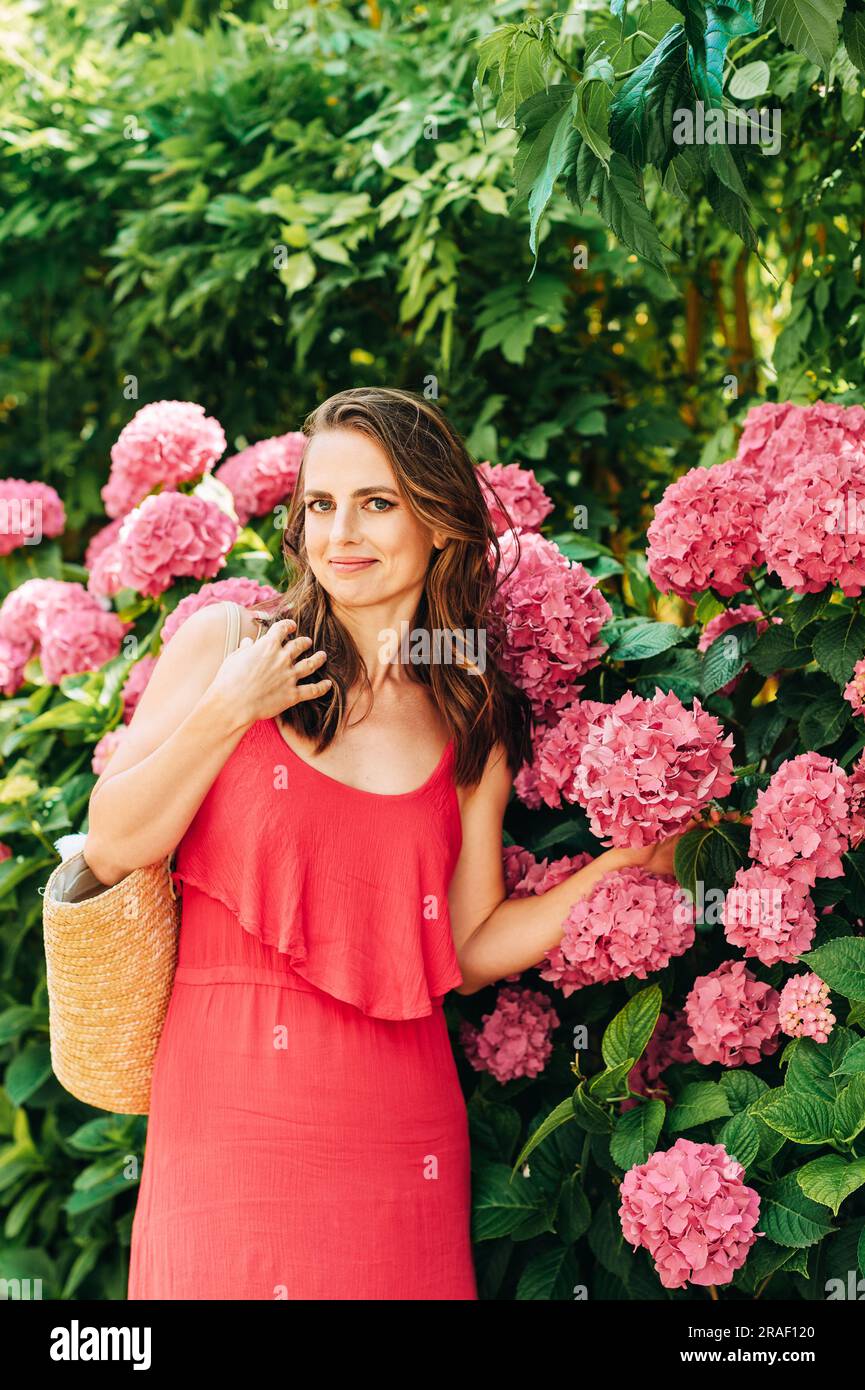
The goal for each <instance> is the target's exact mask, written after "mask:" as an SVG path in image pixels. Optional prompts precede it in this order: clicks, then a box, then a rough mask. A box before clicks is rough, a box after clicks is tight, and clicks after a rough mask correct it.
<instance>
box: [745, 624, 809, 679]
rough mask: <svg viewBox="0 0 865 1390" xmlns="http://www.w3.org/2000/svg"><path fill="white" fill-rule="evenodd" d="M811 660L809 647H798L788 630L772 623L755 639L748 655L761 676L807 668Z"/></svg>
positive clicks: (781, 625)
mask: <svg viewBox="0 0 865 1390" xmlns="http://www.w3.org/2000/svg"><path fill="white" fill-rule="evenodd" d="M812 659H813V654H812V652H811V647H810V645H804V644H803V645H801V646H800V645H798V644H797V643H796V640H795V638H794V636H793V634H792V632H791V631H790V629H789V628H788V627H786V626H784V625H783V624H781V623H772V625H771V627H768V628H767V629H766V631H765V632H764V633H763V635H762V636H761V637H759V638H758V639H757V641H756V642H755V644H754V646H753V647H752V648H751V651H750V655H749V661H750V663H751V665H752V666H753V668H754V670H755V671H757V672H758V673H759V674H760V675H761V676H774V674H775V672H776V671H781V670H795V669H796V668H797V667H799V666H807V665H808V663H809V661H811V660H812Z"/></svg>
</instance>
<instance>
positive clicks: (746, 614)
mask: <svg viewBox="0 0 865 1390" xmlns="http://www.w3.org/2000/svg"><path fill="white" fill-rule="evenodd" d="M772 621H773V623H780V622H782V621H783V619H781V618H773V619H772ZM743 623H756V624H757V635H758V637H762V635H763V633H764V632H765V631H766V628H767V627H768V626H769V620H768V618H764V617H763V614H762V613H761V611H760V609H759V608H758V607H757V606H756V604H754V603H742V604H740V605H739V607H738V608H727V609H725V610H724V612H723V613H719V614H718V615H717V617H715V618H710V620H709V621H708V622H707V624H706V626H705V627H704V628H703V631H702V632H701V633H700V638H699V641H698V642H697V651H698V652H707V651H708V650H709V648H710V647H711V645H712V643H713V642H714V641H716V640H717V638H719V637H721V636H723V634H724V633H725V632H729V631H730V630H731V628H736V627H741V625H742V624H743ZM740 680H741V676H734V677H733V679H732V680H731V681H727V684H726V685H722V686H721V688H720V690H718V692H717V693H718V694H719V695H732V693H733V691H734V690H735V689H736V686H737V685H738V684H739V681H740Z"/></svg>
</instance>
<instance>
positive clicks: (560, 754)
mask: <svg viewBox="0 0 865 1390" xmlns="http://www.w3.org/2000/svg"><path fill="white" fill-rule="evenodd" d="M611 708H612V706H610V705H605V704H604V703H603V702H602V701H600V700H575V701H574V703H573V704H572V705H568V707H567V709H565V710H563V711H562V713H561V716H560V717H559V719H558V720H557V721H556V723H555V724H551V725H549V727H547V728H542V729H541V730H540V731H539V733H538V735H537V736H536V738H535V746H534V756H533V758H532V761H531V762H530V763H527V764H526V765H525V766H524V767H522V768H520V770H519V772H518V773H517V776H516V778H515V781H514V790H515V792H516V794H517V796H518V797H519V798H520V800H521V801H524V802H525V804H526V805H527V806H530V807H531V808H532V810H537V809H538V807H539V806H541V805H542V804H545V805H547V806H551V807H552V808H553V809H554V810H557V809H558V808H559V807H560V806H561V804H562V800H563V799H564V800H565V801H570V802H573V801H576V799H577V798H576V791H575V783H574V773H575V771H576V767H577V763H578V762H579V760H580V750H581V748H582V746H583V743H584V741H585V739H586V736H587V734H588V731H589V725H590V724H591V722H592V720H594V719H596V718H599V717H602V716H604V715H606V713H607V712H608V711H609V710H610V709H611Z"/></svg>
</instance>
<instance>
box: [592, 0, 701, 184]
mask: <svg viewBox="0 0 865 1390" xmlns="http://www.w3.org/2000/svg"><path fill="white" fill-rule="evenodd" d="M692 98H693V88H692V85H691V73H690V69H689V67H688V41H687V39H686V38H685V30H684V28H683V27H682V25H681V24H677V25H674V27H673V28H672V29H670V31H669V32H668V33H667V34H665V36H664V37H663V38H662V39H661V42H660V43H659V44H657V45H656V47H655V48H653V50H652V52H651V53H650V54H649V56H648V57H647V58H644V59H643V61H642V63H640V65H639V67H638V68H637V69H636V71H635V72H632V73H631V75H630V77H628V78H627V80H626V81H625V82H623V84H622V86H621V87H620V88H619V90H618V92H617V93H616V95H615V97H614V98H613V100H612V101H611V102H610V140H611V142H612V145H613V148H614V149H616V150H618V151H619V153H620V154H623V155H625V156H626V157H627V158H628V159H630V160H631V161H632V162H633V163H634V164H639V165H644V164H656V165H658V166H659V167H666V165H667V163H668V162H669V160H670V158H671V156H672V154H673V153H674V149H673V113H674V111H676V110H678V109H679V108H681V107H683V106H690V104H691V100H692Z"/></svg>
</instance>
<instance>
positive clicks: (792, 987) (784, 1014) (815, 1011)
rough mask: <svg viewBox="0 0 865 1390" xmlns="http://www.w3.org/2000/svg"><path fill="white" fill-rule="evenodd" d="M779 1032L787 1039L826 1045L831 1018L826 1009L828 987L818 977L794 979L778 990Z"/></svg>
mask: <svg viewBox="0 0 865 1390" xmlns="http://www.w3.org/2000/svg"><path fill="white" fill-rule="evenodd" d="M778 1017H779V1020H780V1025H781V1032H782V1033H786V1034H787V1036H788V1037H790V1038H813V1039H814V1041H815V1042H818V1043H824V1042H828V1041H829V1034H830V1033H831V1032H832V1029H833V1028H834V1026H835V1015H834V1014H833V1013H832V1011H831V1010H830V1008H829V986H828V985H827V984H826V983H825V982H824V981H823V980H821V979H820V977H819V975H813V974H810V973H809V974H807V975H794V976H793V977H792V979H790V980H788V981H787V983H786V984H785V986H784V988H783V989H782V990H781V994H780V998H779V1002H778Z"/></svg>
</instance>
